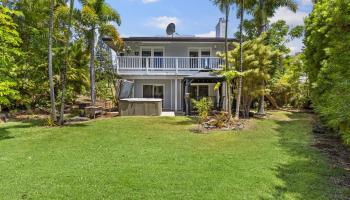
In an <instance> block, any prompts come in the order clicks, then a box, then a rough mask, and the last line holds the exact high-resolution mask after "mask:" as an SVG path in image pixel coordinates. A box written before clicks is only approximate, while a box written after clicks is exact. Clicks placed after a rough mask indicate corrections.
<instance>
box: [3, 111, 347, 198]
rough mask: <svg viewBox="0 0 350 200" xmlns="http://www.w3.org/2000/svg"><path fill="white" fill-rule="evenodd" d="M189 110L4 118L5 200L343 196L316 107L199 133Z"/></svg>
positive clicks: (340, 172)
mask: <svg viewBox="0 0 350 200" xmlns="http://www.w3.org/2000/svg"><path fill="white" fill-rule="evenodd" d="M193 123H194V122H193V120H192V119H189V118H186V117H176V118H171V117H119V118H114V119H108V120H101V121H95V122H88V123H83V124H78V125H72V126H67V127H63V128H60V127H57V128H45V127H40V126H38V124H37V123H35V122H10V123H8V124H6V125H4V124H0V194H1V198H3V199H64V198H69V199H341V198H345V196H344V195H343V194H342V193H343V192H344V189H343V188H340V187H338V186H336V185H335V184H333V183H332V181H331V180H332V177H337V176H341V175H342V173H344V172H343V171H341V170H340V169H336V168H332V167H331V166H329V164H328V163H327V161H326V160H325V159H324V158H323V157H322V156H321V154H320V153H319V152H318V151H317V150H316V149H314V148H312V147H311V146H310V143H311V141H312V137H311V125H310V116H309V115H307V114H301V113H288V112H274V113H272V115H271V118H270V119H267V120H255V121H252V122H251V124H250V126H249V127H250V128H249V130H244V131H240V132H214V133H210V134H193V133H191V132H190V131H189V129H190V128H191V127H192V126H195V125H194V124H193Z"/></svg>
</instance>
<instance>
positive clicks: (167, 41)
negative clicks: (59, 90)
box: [104, 19, 233, 111]
mask: <svg viewBox="0 0 350 200" xmlns="http://www.w3.org/2000/svg"><path fill="white" fill-rule="evenodd" d="M224 23H225V22H224V20H223V19H220V20H219V23H218V25H217V26H216V37H195V36H186V37H185V36H174V37H172V36H165V37H128V38H123V41H124V43H125V46H126V48H125V49H126V50H125V51H124V52H116V58H115V59H114V63H115V67H116V70H117V72H118V74H119V75H120V76H121V77H122V78H123V79H126V80H129V81H133V82H134V88H133V92H132V97H135V98H161V99H163V109H164V110H172V111H186V103H185V95H186V93H187V94H189V95H190V98H194V99H200V98H201V97H209V98H211V99H212V101H213V102H214V107H215V108H217V109H224V108H223V105H224V102H225V92H224V91H225V89H224V87H225V84H222V86H221V88H220V89H219V90H214V86H215V84H216V83H217V82H223V80H222V77H220V76H219V75H215V74H214V73H212V72H210V71H213V70H214V71H217V70H220V68H221V66H222V65H223V59H221V58H219V57H217V53H218V52H223V51H224V42H225V39H224V37H223V36H224V27H225V24H224ZM104 41H105V42H106V43H107V44H108V45H109V46H110V47H112V48H113V46H112V45H111V44H110V43H109V41H110V40H109V39H108V38H104ZM229 41H233V39H229ZM189 109H191V108H188V109H187V111H188V110H189Z"/></svg>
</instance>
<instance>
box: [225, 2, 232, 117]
mask: <svg viewBox="0 0 350 200" xmlns="http://www.w3.org/2000/svg"><path fill="white" fill-rule="evenodd" d="M229 9H230V7H229V5H226V7H225V70H229V65H228V42H227V37H228V17H229ZM230 85H231V84H230V83H229V81H227V82H226V96H227V101H226V104H227V105H226V108H227V112H228V117H229V119H231V118H232V109H231V86H230Z"/></svg>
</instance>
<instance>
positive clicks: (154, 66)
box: [115, 56, 224, 75]
mask: <svg viewBox="0 0 350 200" xmlns="http://www.w3.org/2000/svg"><path fill="white" fill-rule="evenodd" d="M223 64H224V62H223V59H222V58H219V57H141V56H117V57H116V60H115V66H116V69H117V72H118V74H120V75H190V74H193V73H195V72H197V71H200V70H204V69H211V70H220V69H221V66H222V65H223Z"/></svg>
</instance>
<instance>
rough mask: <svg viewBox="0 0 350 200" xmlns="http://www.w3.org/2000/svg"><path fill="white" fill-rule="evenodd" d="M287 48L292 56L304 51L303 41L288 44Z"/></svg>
mask: <svg viewBox="0 0 350 200" xmlns="http://www.w3.org/2000/svg"><path fill="white" fill-rule="evenodd" d="M286 46H287V47H288V48H289V49H290V55H294V54H295V53H298V52H301V51H302V48H303V47H304V44H303V39H301V38H298V39H294V40H292V41H290V42H288V43H287V44H286Z"/></svg>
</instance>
